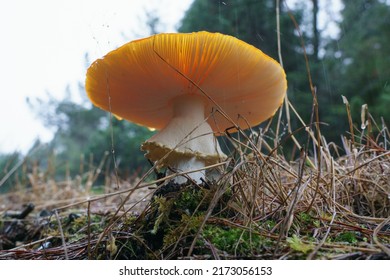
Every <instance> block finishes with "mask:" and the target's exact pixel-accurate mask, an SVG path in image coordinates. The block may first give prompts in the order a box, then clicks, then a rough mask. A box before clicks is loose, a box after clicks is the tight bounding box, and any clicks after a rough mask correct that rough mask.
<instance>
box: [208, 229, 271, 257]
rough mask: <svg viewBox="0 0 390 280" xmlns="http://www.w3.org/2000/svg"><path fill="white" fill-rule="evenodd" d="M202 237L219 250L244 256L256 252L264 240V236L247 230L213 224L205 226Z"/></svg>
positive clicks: (259, 249)
mask: <svg viewBox="0 0 390 280" xmlns="http://www.w3.org/2000/svg"><path fill="white" fill-rule="evenodd" d="M203 237H204V238H205V239H206V240H209V241H210V242H211V243H212V244H213V246H215V247H216V248H217V249H219V250H222V251H225V252H227V253H229V254H233V255H238V256H246V257H249V256H251V255H256V254H258V253H259V252H260V251H261V248H262V247H263V245H264V242H265V238H264V237H262V236H260V235H258V234H256V233H253V232H252V233H251V232H250V231H248V230H245V229H240V228H231V227H221V226H214V225H208V226H206V227H205V229H204V231H203Z"/></svg>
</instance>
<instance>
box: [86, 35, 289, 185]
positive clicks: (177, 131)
mask: <svg viewBox="0 0 390 280" xmlns="http://www.w3.org/2000/svg"><path fill="white" fill-rule="evenodd" d="M286 89H287V81H286V75H285V72H284V70H283V68H282V67H281V66H280V65H279V64H278V63H277V62H276V61H275V60H274V59H272V58H270V57H269V56H267V55H265V54H264V53H263V52H262V51H260V50H259V49H257V48H255V47H254V46H252V45H249V44H247V43H245V42H243V41H241V40H239V39H237V38H234V37H232V36H228V35H223V34H220V33H209V32H205V31H201V32H194V33H168V34H157V35H153V36H151V37H148V38H145V39H140V40H136V41H132V42H129V43H127V44H125V45H123V46H121V47H119V48H118V49H116V50H114V51H111V52H110V53H108V54H107V55H106V56H104V57H103V58H101V59H98V60H96V61H95V62H94V63H92V65H91V66H90V67H89V69H88V71H87V78H86V91H87V94H88V97H89V98H90V99H91V101H92V103H93V104H94V105H95V106H97V107H99V108H101V109H104V110H107V111H110V112H112V113H113V114H114V115H115V116H117V117H119V118H123V119H126V120H128V121H131V122H134V123H137V124H139V125H143V126H146V127H149V128H154V129H156V130H159V132H158V133H157V134H155V135H154V136H152V137H151V138H150V139H148V140H147V141H146V142H145V143H143V144H142V147H141V149H142V150H143V151H146V154H145V156H146V157H147V158H148V159H150V160H151V161H153V162H157V163H158V165H159V166H160V167H161V166H166V167H170V168H171V169H172V170H174V171H178V172H188V174H187V176H189V177H190V178H191V179H193V180H194V181H196V182H197V183H199V182H201V178H202V177H205V173H204V167H205V166H208V165H212V164H215V163H218V162H220V161H222V160H223V159H225V158H226V155H225V154H224V153H223V152H222V150H221V148H220V146H219V144H218V141H217V140H216V138H215V135H218V134H220V133H222V132H224V131H225V130H226V129H227V128H230V127H232V126H233V124H232V121H233V122H234V124H235V126H234V127H235V128H236V129H237V127H240V128H242V129H246V128H248V125H249V127H252V126H255V125H257V124H259V123H261V122H263V121H264V120H266V119H268V118H269V117H271V116H272V115H273V114H274V113H275V112H276V110H277V109H278V108H279V106H280V105H281V104H282V102H283V99H284V96H285V94H286ZM215 109H218V110H223V114H219V113H215V114H212V112H215ZM211 114H212V116H211ZM234 127H233V130H234V129H235V128H234ZM194 170H197V171H195V172H190V171H194ZM199 170H200V171H199ZM185 181H186V178H185V177H184V176H177V177H176V178H175V182H176V183H183V182H185Z"/></svg>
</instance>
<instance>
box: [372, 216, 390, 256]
mask: <svg viewBox="0 0 390 280" xmlns="http://www.w3.org/2000/svg"><path fill="white" fill-rule="evenodd" d="M389 222H390V217H388V218H387V219H386V220H384V221H383V222H382V223H380V224H379V225H378V226H377V227H376V228H375V230H374V233H373V235H372V239H373V240H374V242H375V244H376V245H378V247H379V248H381V249H382V251H383V252H385V253H386V254H387V255H388V256H389V257H390V249H389V248H387V247H386V246H385V245H383V244H382V243H380V242H379V240H378V232H379V231H380V230H381V228H382V227H383V226H384V225H386V224H388V223H389Z"/></svg>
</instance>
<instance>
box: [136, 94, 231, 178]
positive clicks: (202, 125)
mask: <svg viewBox="0 0 390 280" xmlns="http://www.w3.org/2000/svg"><path fill="white" fill-rule="evenodd" d="M172 102H173V103H172V118H171V120H170V122H169V123H168V124H167V126H166V127H165V128H163V129H162V130H160V131H159V132H158V133H157V134H155V135H154V136H152V137H151V138H150V139H148V140H147V141H146V142H145V143H144V144H143V145H142V148H141V149H142V150H145V151H147V153H146V154H145V156H146V157H147V158H149V159H150V160H152V161H158V160H161V162H159V164H160V166H169V167H170V168H171V169H172V170H174V171H176V172H188V171H192V170H196V169H200V168H203V167H205V166H206V165H208V164H213V163H216V162H218V161H219V160H220V159H221V158H224V157H226V155H225V154H224V153H223V152H222V150H221V148H220V146H219V144H218V141H217V140H216V138H215V137H214V133H213V131H212V129H211V127H210V125H209V124H208V123H207V122H206V121H205V102H204V99H203V98H202V97H201V96H199V95H193V94H192V95H190V94H186V95H183V96H181V97H178V98H175V99H174V100H173V101H172ZM187 176H189V177H190V178H191V179H193V180H194V181H196V182H197V183H201V178H202V177H203V178H205V171H197V172H192V173H188V174H187ZM186 180H187V179H186V177H184V176H178V177H176V178H175V180H174V181H175V182H176V183H184V182H186Z"/></svg>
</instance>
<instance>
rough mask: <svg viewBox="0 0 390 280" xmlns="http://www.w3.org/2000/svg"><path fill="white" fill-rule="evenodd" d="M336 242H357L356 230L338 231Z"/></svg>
mask: <svg viewBox="0 0 390 280" xmlns="http://www.w3.org/2000/svg"><path fill="white" fill-rule="evenodd" d="M335 241H336V242H347V243H350V244H356V243H357V242H358V239H357V235H356V232H354V231H347V232H341V233H339V234H338V235H337V236H336V238H335Z"/></svg>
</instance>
